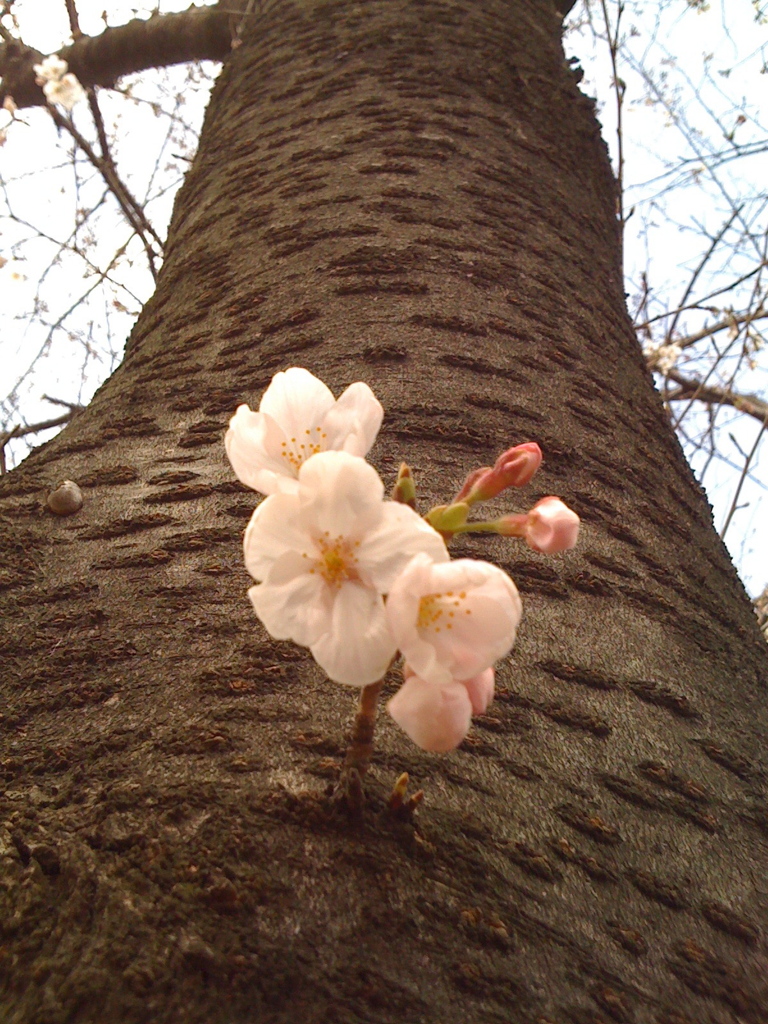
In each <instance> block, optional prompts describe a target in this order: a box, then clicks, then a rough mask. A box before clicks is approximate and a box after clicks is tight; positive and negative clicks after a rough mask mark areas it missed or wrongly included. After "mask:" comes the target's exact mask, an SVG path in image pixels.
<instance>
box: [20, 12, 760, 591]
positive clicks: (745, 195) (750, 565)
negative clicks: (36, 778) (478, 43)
mask: <svg viewBox="0 0 768 1024" xmlns="http://www.w3.org/2000/svg"><path fill="white" fill-rule="evenodd" d="M198 2H200V0H198ZM77 6H78V11H79V13H80V23H81V28H82V30H83V31H84V32H85V33H86V34H97V33H99V32H101V31H102V30H103V27H104V21H103V18H102V11H103V10H104V7H105V6H108V8H109V13H108V20H109V24H111V25H116V24H120V23H123V22H125V21H128V20H130V19H131V18H133V17H135V16H136V15H137V14H139V15H140V16H147V15H148V13H149V11H150V7H149V5H142V4H137V3H136V2H133V3H131V2H126V0H110V2H109V3H108V4H105V2H104V0H78V4H77ZM159 6H160V9H161V11H163V12H168V11H172V10H183V9H185V8H186V7H187V6H188V2H187V0H161V3H160V4H159ZM590 6H591V15H592V18H593V22H594V24H595V25H596V26H599V25H600V24H601V19H600V16H599V12H600V4H599V3H598V2H597V0H592V2H591V5H590ZM616 6H617V5H616V2H615V0H610V3H609V8H610V10H611V11H612V12H613V15H615V11H616ZM45 9H46V17H45V18H44V19H43V18H40V16H39V15H40V3H39V0H17V2H16V4H15V6H14V10H15V11H16V12H17V15H18V18H19V22H20V26H21V30H22V35H23V37H24V39H25V41H26V42H27V43H29V44H30V45H33V46H35V47H37V48H38V49H39V50H41V51H42V52H43V53H47V52H55V51H56V50H57V49H59V48H60V47H61V46H62V45H64V44H65V43H66V42H67V41H68V38H69V27H68V21H67V17H66V11H65V5H64V0H56V2H54V0H47V2H46V4H45ZM626 11H627V13H625V15H624V21H623V23H622V35H623V36H624V37H625V47H624V50H623V53H624V57H625V59H624V60H623V62H622V63H621V64H620V67H619V75H620V76H621V78H622V79H624V80H625V82H626V86H627V89H626V94H625V107H624V149H625V210H626V211H627V212H628V211H629V210H630V209H632V208H633V207H634V212H633V214H632V216H631V217H630V218H629V221H628V224H627V231H626V271H627V279H628V283H627V291H628V292H629V293H630V298H629V300H628V301H629V304H630V310H631V311H632V310H633V308H634V304H636V301H637V295H638V294H639V282H640V274H641V272H643V271H644V272H645V273H646V274H647V275H648V279H649V283H650V286H651V292H650V301H649V311H650V313H651V314H655V315H658V314H659V313H662V312H666V311H667V310H669V309H672V308H674V307H675V306H676V305H677V304H678V303H679V301H680V297H681V296H682V294H683V291H684V289H685V286H686V283H687V280H688V277H689V276H690V271H691V268H692V267H694V266H695V265H696V263H697V262H698V260H699V259H700V256H701V252H702V250H703V249H704V248H705V247H706V244H707V243H706V241H704V242H703V241H702V231H704V232H708V233H710V234H713V233H715V232H716V231H717V230H718V229H719V228H720V226H721V224H722V222H723V219H724V217H725V216H726V215H727V214H728V212H729V209H730V198H731V197H732V196H738V197H740V198H739V202H743V203H744V207H743V211H742V218H741V219H742V221H743V225H740V224H739V223H738V222H737V224H736V226H735V228H734V231H733V232H732V236H733V239H734V241H735V242H738V235H739V230H737V229H740V233H741V236H742V239H743V236H744V234H745V230H743V228H744V227H745V226H749V227H750V228H751V229H752V230H753V231H754V230H755V228H756V226H757V227H760V226H762V230H763V232H764V231H765V226H766V223H767V222H768V217H767V216H766V203H767V202H768V200H766V197H765V178H766V176H765V172H764V167H765V166H766V156H765V152H759V153H756V154H755V155H753V156H751V157H749V156H744V155H743V154H744V152H745V151H747V150H749V147H750V145H752V146H754V147H756V148H757V147H759V146H760V145H764V144H765V143H766V140H768V131H766V126H765V124H764V122H763V121H761V111H760V109H759V108H760V104H762V105H763V107H764V106H765V100H764V98H765V95H766V91H767V89H768V74H766V61H768V27H766V26H759V25H757V24H756V22H755V16H754V15H755V8H754V7H753V4H752V3H751V0H712V3H711V9H710V10H709V11H707V12H704V13H699V12H697V11H695V10H692V9H691V8H690V7H689V4H688V2H687V0H668V2H666V3H660V2H659V0H649V2H647V3H646V2H643V0H631V2H628V3H627V4H626ZM726 12H727V14H726ZM583 14H584V9H583V8H582V6H581V4H580V5H579V6H578V7H577V8H576V10H575V11H574V18H575V20H577V21H578V20H579V19H580V18H581V20H582V21H583ZM566 46H567V49H568V53H569V54H573V55H575V56H577V57H578V58H579V59H580V61H581V64H582V66H583V67H584V69H585V72H586V76H585V80H584V82H583V83H582V89H583V90H584V91H585V92H587V93H589V94H591V95H597V96H598V98H599V104H600V106H599V109H600V119H601V121H602V124H603V128H604V136H605V138H606V140H607V142H608V144H609V146H610V148H611V151H612V153H613V154H614V157H615V153H616V134H615V128H616V117H615V99H614V96H613V93H612V90H611V77H612V76H611V68H610V60H609V56H608V50H607V47H606V46H605V44H604V43H603V44H599V43H598V44H595V42H594V38H593V35H592V33H591V32H590V31H587V30H581V31H576V30H575V31H573V32H572V33H570V34H569V36H568V37H567V40H566ZM643 67H644V68H645V69H647V70H648V71H649V72H650V75H651V77H652V80H651V81H649V80H647V79H644V78H643V75H642V74H641V72H640V71H639V70H638V69H640V68H643ZM123 84H124V85H125V84H129V85H130V86H131V93H132V95H131V97H130V98H129V99H125V98H124V97H122V96H119V95H113V94H110V93H107V92H102V93H101V94H100V102H101V105H102V109H103V112H104V117H105V122H106V124H107V126H108V130H110V126H113V125H114V127H115V140H116V141H115V146H114V154H115V156H116V159H117V162H118V166H119V168H120V170H121V173H123V174H124V176H125V177H126V179H127V180H128V181H129V184H130V187H131V188H132V190H133V192H134V194H135V195H136V196H137V198H139V199H140V200H142V201H147V209H148V212H149V214H150V216H153V218H154V223H155V225H156V227H157V228H158V230H159V231H160V234H162V233H163V232H164V230H165V226H166V224H167V219H168V217H169V215H170V209H171V204H172V198H173V194H174V192H175V188H176V187H177V185H178V183H179V182H180V180H181V177H182V174H183V170H184V168H185V166H186V160H185V157H186V158H188V157H189V155H190V153H191V151H192V147H193V145H194V130H196V128H197V126H198V125H199V122H200V119H201V117H202V111H203V109H204V106H205V102H206V99H207V90H208V86H209V82H207V81H206V80H205V76H204V75H201V74H200V72H199V69H191V70H190V69H187V68H177V69H172V70H171V71H170V72H161V73H153V74H150V75H146V76H142V77H139V78H137V79H136V80H134V81H133V82H131V83H123ZM177 96H180V99H181V104H180V105H179V103H178V102H177V100H176V97H177ZM662 98H663V99H664V100H666V101H667V103H668V107H669V108H672V113H670V109H665V105H664V103H663V102H661V99H662ZM680 101H683V107H682V109H681V111H680V112H679V113H675V111H674V107H675V104H676V103H679V102H680ZM158 104H159V106H160V107H161V108H162V109H163V110H165V111H166V112H170V113H171V114H172V117H171V118H169V117H168V116H166V114H162V113H158ZM21 113H22V117H21V120H20V121H19V122H17V123H14V124H12V125H11V126H10V128H9V129H8V131H7V140H6V142H5V145H4V146H2V147H0V204H1V203H2V202H4V203H5V209H3V207H2V205H0V256H2V257H3V258H4V259H5V260H7V261H8V262H7V263H6V264H5V266H3V267H2V268H0V344H2V362H1V363H0V366H1V367H2V369H1V370H0V399H2V397H3V396H4V395H5V394H7V392H8V391H9V390H10V389H11V388H12V387H14V385H15V384H16V383H17V382H18V386H17V387H16V396H17V403H18V409H19V410H20V412H19V411H17V409H15V408H13V407H12V406H9V405H8V403H5V405H4V406H3V405H0V423H2V422H3V421H5V422H7V423H8V424H11V425H12V424H15V423H18V422H19V421H20V419H21V418H22V417H23V418H24V419H25V420H26V422H36V421H39V420H44V419H49V418H52V417H53V416H55V415H57V414H59V413H60V412H61V410H60V408H58V407H56V406H52V405H50V404H48V403H46V402H43V401H42V400H41V396H42V395H43V394H48V395H52V396H53V397H57V398H61V399H65V400H69V401H80V402H86V401H87V400H88V399H89V398H90V397H91V395H92V394H93V392H94V391H95V389H96V388H97V387H98V385H99V384H100V383H101V382H102V380H103V379H104V378H105V377H106V376H107V375H108V374H109V373H110V372H111V370H112V369H114V367H115V366H116V365H117V363H118V362H119V359H120V356H121V352H122V345H123V342H124V339H125V337H126V335H127V333H128V331H129V330H130V327H131V325H132V323H133V320H134V316H135V314H136V312H137V311H138V309H139V307H140V304H141V302H143V301H145V300H146V298H147V297H148V296H149V295H150V294H151V291H152V287H153V285H152V279H151V275H150V274H149V273H148V271H147V270H146V269H145V261H144V258H143V254H142V250H141V246H140V244H139V243H138V242H137V240H136V239H134V240H133V241H132V242H129V243H128V246H127V249H126V250H125V252H124V253H123V254H122V256H121V257H120V259H119V260H118V261H117V262H116V264H115V265H114V266H111V262H112V261H113V259H114V255H115V251H116V250H117V249H119V248H120V247H122V246H123V245H124V244H125V243H126V242H128V240H129V238H130V231H129V229H128V228H127V227H126V226H125V225H124V222H122V221H121V220H120V218H119V216H116V215H115V213H114V209H113V204H112V203H110V202H109V201H108V202H107V203H105V204H103V205H102V206H100V207H99V208H98V209H97V212H96V214H95V215H93V216H92V217H90V218H88V219H87V220H86V221H85V222H84V223H82V224H81V226H80V227H79V228H78V230H77V231H76V232H75V234H73V223H74V218H75V217H76V215H77V211H78V210H82V209H84V208H87V207H88V206H89V205H93V204H95V203H96V202H97V201H98V199H99V198H100V197H101V195H102V192H103V185H102V183H101V179H100V178H99V177H98V175H96V174H95V172H94V171H93V170H92V169H91V168H90V167H89V166H88V165H87V164H85V163H84V162H83V161H82V160H80V161H79V162H78V166H77V171H76V170H75V168H74V167H73V165H72V161H71V158H70V157H69V155H68V154H69V146H68V143H67V139H66V137H59V135H58V133H57V131H56V129H55V127H54V125H53V124H52V122H51V120H50V118H49V117H48V115H47V113H46V112H45V111H42V110H30V111H22V112H21ZM74 120H75V123H76V125H77V126H78V127H79V128H80V130H81V131H83V133H84V134H86V135H87V136H88V137H89V138H92V137H93V130H92V128H91V127H90V124H91V122H90V116H89V113H88V110H87V108H86V107H85V106H84V105H82V107H81V108H76V109H75V111H74ZM7 122H8V118H7V116H4V115H3V114H2V112H0V128H2V127H3V125H6V124H7ZM731 132H733V133H734V134H733V138H732V140H729V139H728V138H727V135H728V134H729V133H731ZM137 140H141V145H140V149H141V153H142V154H151V158H150V160H147V159H144V160H137V159H136V149H137ZM718 153H720V154H725V156H727V157H733V156H735V155H737V154H738V155H739V156H740V158H739V159H738V160H732V161H730V162H728V161H726V162H724V163H721V162H720V161H719V160H717V159H715V160H714V163H716V164H717V165H718V166H717V168H716V171H715V174H714V176H713V175H712V174H710V173H709V172H708V171H707V165H711V164H712V163H713V156H712V154H718ZM158 154H159V156H158ZM681 160H687V161H688V162H687V163H685V164H683V170H682V171H680V170H679V169H678V170H676V171H671V170H670V169H671V168H679V167H680V162H681ZM761 172H762V173H761ZM672 186H674V188H672ZM9 208H10V209H12V210H13V212H14V213H15V214H16V216H17V217H20V218H21V219H23V220H25V221H27V222H28V224H29V225H30V226H24V225H20V224H18V223H17V222H14V221H13V220H12V219H11V218H10V217H9V216H8V212H9ZM37 231H42V232H43V233H44V234H45V235H47V236H48V237H49V239H52V240H53V241H47V240H44V239H41V238H39V237H36V234H37ZM57 242H58V243H59V244H56V243H57ZM61 243H67V245H68V248H67V247H64V248H62V245H61ZM73 249H76V250H78V251H80V252H84V253H85V255H86V256H87V260H88V261H89V262H88V263H86V262H84V260H83V258H82V257H81V256H80V255H77V254H76V252H73ZM742 249H743V250H744V251H743V252H739V251H733V250H731V251H725V250H724V252H723V255H722V256H718V257H717V258H716V259H715V260H714V261H713V263H712V266H711V269H708V270H706V271H705V272H704V273H703V274H702V275H701V279H700V284H701V289H700V290H699V292H698V294H699V295H701V294H706V293H707V292H708V291H710V290H714V289H715V288H716V287H717V285H716V284H714V283H712V282H714V281H718V282H722V280H723V277H722V275H726V276H729V277H735V276H738V274H739V273H740V272H743V271H744V270H748V269H752V268H753V266H754V263H755V259H756V254H755V252H754V251H753V250H752V251H750V248H749V245H747V246H746V247H745V246H744V245H743V244H742ZM763 258H765V255H764V254H763ZM52 261H53V264H52ZM51 264H52V265H51ZM94 267H99V268H101V269H102V270H104V269H106V268H108V267H111V269H110V274H109V278H110V282H111V283H109V284H108V286H107V287H106V288H105V289H102V288H97V289H96V290H95V291H93V293H92V296H91V299H90V301H89V303H88V304H87V306H85V307H82V308H81V309H80V310H79V311H77V312H76V313H73V314H72V315H70V316H69V317H64V319H63V321H62V322H61V325H60V326H58V327H54V328H53V329H52V325H56V324H58V322H59V320H60V319H61V318H62V315H63V314H65V313H66V312H67V310H68V309H69V308H70V306H72V304H73V302H74V300H75V299H76V298H78V297H79V296H80V295H82V294H84V293H86V292H87V291H88V290H89V289H91V288H92V287H93V285H94V283H95V282H96V281H97V280H98V278H97V276H95V275H94ZM41 278H42V280H41ZM763 288H764V286H763ZM745 301H746V300H745ZM716 302H717V300H712V303H711V304H712V305H715V304H716ZM41 304H42V305H41ZM34 309H37V313H38V317H37V318H36V319H35V320H34V321H32V322H29V319H28V318H29V314H30V312H31V311H32V310H34ZM713 315H714V314H704V313H701V312H692V313H688V314H686V315H684V316H683V317H681V320H680V322H679V324H678V331H679V333H680V334H682V335H684V334H686V333H688V332H692V331H694V330H697V329H699V328H700V327H701V326H703V325H704V324H705V323H706V322H707V318H708V317H709V319H710V320H711V318H712V316H713ZM659 327H661V328H662V329H663V322H661V323H660V324H659ZM722 337H723V338H724V335H723V336H722ZM39 352H43V353H44V358H43V360H42V361H41V362H38V363H37V364H36V365H35V369H34V372H32V373H30V374H29V375H27V376H25V374H26V372H27V370H28V368H29V366H30V365H31V364H32V363H33V362H34V357H35V356H36V355H37V353H39ZM679 368H680V370H681V371H683V372H685V371H686V369H689V370H690V369H691V367H690V366H689V367H686V362H685V357H684V358H683V360H682V361H681V362H680V364H679ZM697 368H698V369H700V367H698V364H697ZM766 372H768V360H766V358H765V357H763V358H760V356H758V358H757V367H756V369H755V371H754V372H753V373H751V374H748V375H747V380H746V382H744V381H740V382H739V386H740V388H741V390H745V389H746V390H747V391H752V392H755V393H758V394H761V395H762V396H763V397H765V396H766V391H767V390H768V389H767V388H766V383H767V382H766ZM731 420H733V421H734V423H733V425H729V424H730V421H731ZM717 422H718V423H721V424H722V427H721V428H720V434H719V440H718V445H719V448H720V450H721V451H722V453H723V454H724V456H725V458H726V462H720V461H714V462H712V463H711V464H710V465H709V466H708V467H707V468H706V472H705V477H704V483H705V485H706V486H707V488H708V493H709V496H710V500H711V501H712V502H713V505H714V508H715V522H716V524H717V525H718V526H719V527H722V524H723V521H724V519H725V516H726V514H727V511H728V508H729V507H730V504H731V500H732V497H733V492H734V487H735V485H736V481H737V480H738V474H739V469H740V466H741V464H742V459H741V457H740V455H739V452H738V448H737V447H736V446H738V447H740V448H741V449H742V450H748V449H749V448H750V447H751V445H752V442H753V440H754V438H755V436H756V434H757V432H758V431H759V424H758V423H757V422H756V421H755V420H747V419H746V418H745V417H739V416H737V415H735V414H734V413H732V412H730V411H722V410H721V411H720V412H719V413H718V421H717ZM700 424H701V420H700V419H699V420H698V421H697V420H695V419H692V421H691V423H690V425H689V429H690V430H691V431H692V432H693V433H695V432H696V431H697V430H699V429H700ZM731 434H732V435H733V438H734V439H735V440H734V441H732V440H731V437H730V435H731ZM42 439H43V438H42V437H41V436H38V437H36V438H35V439H34V441H35V443H39V441H40V440H42ZM26 450H27V448H26V445H25V444H23V443H21V442H16V444H15V446H14V448H13V457H15V458H16V459H18V458H21V457H23V455H24V454H25V452H26ZM761 455H762V457H763V465H762V466H761V465H760V458H761ZM766 459H768V455H765V454H764V452H763V451H762V449H761V450H759V451H758V456H757V462H756V463H753V470H755V472H754V473H753V475H754V476H755V477H756V478H758V479H759V478H760V476H761V475H762V477H763V478H764V479H765V480H766V481H768V474H766V472H765V469H764V466H765V461H766ZM728 464H730V468H729V465H728ZM694 466H695V468H696V469H697V471H698V472H701V471H702V469H704V458H703V456H698V457H696V458H694ZM734 467H735V468H734ZM739 504H740V505H741V504H744V505H745V507H744V508H742V509H740V510H739V511H738V512H737V513H736V515H735V517H734V520H733V523H732V524H731V527H730V528H729V533H728V536H727V538H726V539H727V542H728V544H729V546H730V549H731V553H732V555H733V557H734V559H735V561H736V563H737V565H738V566H739V568H740V571H741V573H742V576H743V578H744V579H745V582H746V584H747V586H748V588H749V589H750V591H751V592H752V593H756V592H758V591H759V590H761V589H762V587H763V585H764V584H765V583H766V582H768V534H767V531H766V529H765V527H764V526H762V522H764V521H766V509H768V503H766V488H765V484H760V483H755V482H751V481H749V480H748V481H747V482H746V483H745V485H744V487H743V490H742V493H741V496H740V500H739Z"/></svg>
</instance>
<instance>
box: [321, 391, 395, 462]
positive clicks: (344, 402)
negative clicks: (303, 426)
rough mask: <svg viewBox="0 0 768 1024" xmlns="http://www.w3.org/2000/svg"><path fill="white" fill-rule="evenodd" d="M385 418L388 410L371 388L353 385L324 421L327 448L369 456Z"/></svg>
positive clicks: (340, 397)
mask: <svg viewBox="0 0 768 1024" xmlns="http://www.w3.org/2000/svg"><path fill="white" fill-rule="evenodd" d="M383 418H384V409H383V408H382V406H381V403H380V402H379V401H378V399H377V398H376V396H375V395H374V393H373V392H372V391H371V389H370V388H369V387H368V385H367V384H364V383H363V382H362V381H358V382H357V383H356V384H350V385H349V387H348V388H347V390H346V391H344V392H343V393H342V394H341V395H340V396H339V398H338V400H337V401H336V404H335V405H334V406H333V408H332V409H330V410H329V412H328V413H326V416H325V419H324V420H323V423H322V427H323V431H324V433H325V434H326V435H327V436H326V441H325V447H326V448H336V449H338V450H340V451H345V452H349V453H350V455H359V456H361V457H362V456H364V455H367V454H368V451H369V449H370V447H371V445H372V444H373V442H374V441H375V440H376V435H377V434H378V432H379V427H380V426H381V421H382V419H383Z"/></svg>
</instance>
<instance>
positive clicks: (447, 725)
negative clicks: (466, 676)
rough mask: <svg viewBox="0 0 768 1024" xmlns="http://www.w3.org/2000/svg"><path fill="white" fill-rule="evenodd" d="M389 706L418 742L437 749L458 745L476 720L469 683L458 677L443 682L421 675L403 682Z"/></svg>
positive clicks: (389, 709)
mask: <svg viewBox="0 0 768 1024" xmlns="http://www.w3.org/2000/svg"><path fill="white" fill-rule="evenodd" d="M387 710H388V711H389V713H390V715H391V716H392V717H393V718H394V720H395V721H396V722H397V724H398V725H399V726H400V728H401V729H402V730H403V731H404V732H405V733H407V735H408V736H410V738H411V739H412V740H413V742H414V743H415V744H416V745H417V746H419V747H421V748H422V749H423V750H431V751H435V752H437V753H442V752H444V751H446V750H453V748H454V747H457V746H458V745H459V743H461V741H462V740H463V739H464V737H465V736H466V735H467V732H468V731H469V726H470V724H471V721H472V703H471V701H470V697H469V694H468V692H467V688H466V687H465V686H463V685H462V684H461V683H457V682H455V681H453V682H451V683H448V684H447V685H445V686H442V685H440V684H439V683H434V682H427V681H426V680H424V679H421V678H420V677H419V676H411V677H410V678H409V679H408V680H407V681H406V682H405V683H403V685H402V686H401V687H400V689H399V690H398V691H397V693H396V694H395V696H394V697H393V698H392V700H391V701H390V702H389V703H388V704H387Z"/></svg>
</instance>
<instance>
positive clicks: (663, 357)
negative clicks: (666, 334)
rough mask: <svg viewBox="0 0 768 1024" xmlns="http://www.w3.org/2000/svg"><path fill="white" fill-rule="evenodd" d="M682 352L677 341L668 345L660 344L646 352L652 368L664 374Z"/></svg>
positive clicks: (673, 366) (672, 366)
mask: <svg viewBox="0 0 768 1024" xmlns="http://www.w3.org/2000/svg"><path fill="white" fill-rule="evenodd" d="M682 352H683V350H682V348H681V347H680V346H679V345H678V344H677V342H672V343H671V344H669V345H660V346H659V347H658V348H654V349H650V350H649V351H648V353H647V354H648V355H649V356H650V358H651V360H652V362H653V365H654V368H655V369H656V370H658V372H659V373H663V374H664V375H665V376H666V375H667V374H668V373H669V371H670V370H673V369H674V368H675V366H676V364H677V361H678V359H679V358H680V356H681V355H682Z"/></svg>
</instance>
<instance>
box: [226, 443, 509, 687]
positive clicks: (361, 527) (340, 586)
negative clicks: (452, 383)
mask: <svg viewBox="0 0 768 1024" xmlns="http://www.w3.org/2000/svg"><path fill="white" fill-rule="evenodd" d="M244 550H245V564H246V568H247V569H248V571H249V572H250V574H251V575H252V576H253V577H254V579H256V580H261V581H262V582H261V583H260V584H259V585H258V586H255V587H252V588H251V589H250V590H249V591H248V594H249V597H250V598H251V601H252V603H253V606H254V608H255V610H256V614H257V615H258V616H259V618H260V619H261V621H262V622H263V623H264V625H265V626H266V628H267V630H268V632H269V633H270V634H271V635H272V636H273V637H274V638H275V639H276V640H293V641H295V643H298V644H301V645H303V646H305V647H309V649H310V650H311V652H312V654H313V656H314V658H315V660H316V661H317V662H318V664H319V665H320V666H321V668H323V669H324V670H325V672H326V673H327V675H328V676H329V677H330V678H331V679H334V680H335V681H336V682H339V683H346V684H348V685H350V686H367V685H368V684H370V683H373V682H376V681H378V680H379V679H381V678H382V676H383V675H384V673H385V672H386V670H387V667H388V665H389V663H390V661H391V659H392V658H393V657H394V654H395V651H396V649H397V644H396V642H395V640H394V639H393V637H392V634H391V633H390V631H389V628H388V626H387V616H386V614H385V610H384V600H383V597H382V595H384V594H387V593H388V592H389V590H390V588H391V586H392V584H393V583H394V581H395V580H396V578H397V577H398V575H399V574H400V572H401V571H402V570H403V568H404V567H405V565H406V564H407V563H408V562H409V561H410V560H411V558H412V557H413V556H414V555H415V554H416V553H417V552H425V553H426V557H427V561H428V562H429V564H433V563H436V562H440V561H445V562H447V561H448V552H447V550H446V548H445V544H444V542H443V540H442V538H441V537H440V535H439V534H438V533H437V532H436V531H435V530H433V529H432V527H431V526H429V525H428V524H427V523H425V522H424V520H423V519H422V518H421V517H420V516H419V515H417V513H416V512H414V511H413V509H411V508H409V507H408V506H407V505H401V504H398V503H397V502H392V501H386V502H385V501H384V485H383V483H382V482H381V480H380V478H379V476H378V474H377V472H376V470H375V469H373V467H372V466H369V465H368V463H367V462H365V461H364V460H363V459H361V458H359V457H357V456H355V455H350V454H348V453H347V452H340V451H329V452H321V453H319V454H317V455H315V456H314V457H313V458H310V459H308V460H307V461H306V462H304V463H303V464H302V465H301V466H300V467H299V470H298V476H297V479H296V487H295V490H294V491H293V492H292V493H277V494H272V495H271V496H270V497H268V498H267V499H266V500H265V501H263V502H262V503H261V505H260V506H259V507H258V508H257V509H256V511H255V512H254V514H253V517H252V519H251V522H250V524H249V526H248V528H247V530H246V533H245V541H244ZM499 571H500V570H499Z"/></svg>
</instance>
